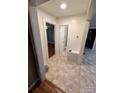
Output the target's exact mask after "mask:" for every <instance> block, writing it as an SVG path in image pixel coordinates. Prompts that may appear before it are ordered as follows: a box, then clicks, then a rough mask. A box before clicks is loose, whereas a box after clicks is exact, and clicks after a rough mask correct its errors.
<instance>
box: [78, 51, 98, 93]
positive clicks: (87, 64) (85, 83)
mask: <svg viewBox="0 0 124 93" xmlns="http://www.w3.org/2000/svg"><path fill="white" fill-rule="evenodd" d="M84 51H85V55H84V57H83V58H82V63H81V81H80V83H81V86H80V88H81V89H80V91H81V92H80V93H96V50H90V49H85V50H84Z"/></svg>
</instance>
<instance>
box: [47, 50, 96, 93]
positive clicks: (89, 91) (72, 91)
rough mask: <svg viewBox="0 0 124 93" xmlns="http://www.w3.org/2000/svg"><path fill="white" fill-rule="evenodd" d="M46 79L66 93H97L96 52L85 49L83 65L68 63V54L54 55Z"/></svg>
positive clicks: (50, 60)
mask: <svg viewBox="0 0 124 93" xmlns="http://www.w3.org/2000/svg"><path fill="white" fill-rule="evenodd" d="M46 77H47V79H48V80H50V81H51V82H52V83H53V84H55V85H56V86H57V87H59V88H60V89H62V90H63V91H65V92H66V93H79V92H80V93H95V92H96V52H95V51H92V50H89V49H85V55H84V58H83V59H82V63H81V65H78V64H76V63H73V62H69V61H67V57H66V54H63V55H54V56H52V57H51V58H50V59H49V71H48V73H47V75H46Z"/></svg>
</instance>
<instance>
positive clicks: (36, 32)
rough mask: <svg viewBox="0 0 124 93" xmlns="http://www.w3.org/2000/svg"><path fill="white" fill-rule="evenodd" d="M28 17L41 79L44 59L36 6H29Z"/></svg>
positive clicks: (43, 76)
mask: <svg viewBox="0 0 124 93" xmlns="http://www.w3.org/2000/svg"><path fill="white" fill-rule="evenodd" d="M29 17H30V21H31V27H32V35H33V38H34V44H35V48H36V53H37V58H38V64H39V65H38V66H39V69H40V79H41V81H44V80H45V67H44V59H43V50H42V45H41V37H40V29H39V24H38V16H37V8H36V7H29Z"/></svg>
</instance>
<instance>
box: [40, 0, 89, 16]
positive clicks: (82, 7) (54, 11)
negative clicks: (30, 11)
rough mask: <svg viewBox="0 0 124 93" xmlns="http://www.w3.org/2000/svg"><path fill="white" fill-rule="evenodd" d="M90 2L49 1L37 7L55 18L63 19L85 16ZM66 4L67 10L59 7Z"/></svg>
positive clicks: (73, 0) (87, 0) (74, 0)
mask: <svg viewBox="0 0 124 93" xmlns="http://www.w3.org/2000/svg"><path fill="white" fill-rule="evenodd" d="M90 1H91V0H50V1H48V2H46V3H44V4H42V5H40V6H39V7H40V8H42V9H43V10H45V11H46V12H48V13H50V14H51V15H53V16H55V17H64V16H70V15H77V14H86V12H87V10H88V6H89V3H90ZM62 3H66V4H67V8H66V9H65V10H62V9H61V8H60V5H61V4H62Z"/></svg>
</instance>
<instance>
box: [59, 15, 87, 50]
mask: <svg viewBox="0 0 124 93" xmlns="http://www.w3.org/2000/svg"><path fill="white" fill-rule="evenodd" d="M85 20H86V17H85V16H82V15H78V16H69V17H64V18H60V19H58V24H59V25H68V41H67V49H72V50H75V51H78V52H80V49H81V43H82V36H83V32H84V22H85Z"/></svg>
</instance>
